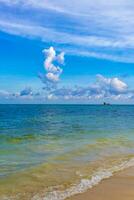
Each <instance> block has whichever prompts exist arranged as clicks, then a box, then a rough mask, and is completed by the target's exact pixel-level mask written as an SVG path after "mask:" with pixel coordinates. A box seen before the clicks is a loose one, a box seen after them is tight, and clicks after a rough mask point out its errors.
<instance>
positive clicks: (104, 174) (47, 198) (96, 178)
mask: <svg viewBox="0 0 134 200" xmlns="http://www.w3.org/2000/svg"><path fill="white" fill-rule="evenodd" d="M132 166H134V158H131V159H130V160H129V161H124V162H122V163H121V164H119V165H118V166H113V167H111V168H109V169H104V170H100V171H97V172H96V173H94V174H93V175H92V178H91V179H81V181H80V183H79V184H77V185H75V186H72V187H70V188H68V189H66V190H64V191H52V192H49V193H47V194H45V195H44V197H43V198H40V197H39V196H38V195H35V196H34V197H33V198H32V200H64V199H66V198H68V197H71V196H73V195H75V194H79V193H83V192H85V191H87V190H88V189H90V188H92V187H93V186H95V185H97V184H98V183H100V182H101V181H102V180H104V179H107V178H110V177H111V176H112V175H113V173H115V172H118V171H121V170H123V169H126V168H129V167H132Z"/></svg>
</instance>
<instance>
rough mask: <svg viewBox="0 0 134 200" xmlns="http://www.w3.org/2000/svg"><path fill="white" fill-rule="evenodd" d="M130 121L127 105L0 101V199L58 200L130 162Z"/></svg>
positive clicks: (133, 109) (133, 145) (133, 151)
mask: <svg viewBox="0 0 134 200" xmlns="http://www.w3.org/2000/svg"><path fill="white" fill-rule="evenodd" d="M133 121H134V106H131V105H129V106H119V105H118V106H116V105H112V106H101V105H0V195H1V196H0V197H1V198H0V199H2V198H5V197H7V198H8V199H35V200H36V199H42V198H44V199H52V200H53V199H58V200H60V199H64V198H65V197H68V196H69V195H71V194H74V193H77V192H82V191H84V190H85V189H87V188H88V187H90V186H91V185H95V183H98V182H99V180H101V178H102V179H103V178H105V177H106V176H108V174H112V173H113V172H114V170H115V171H116V168H117V166H118V170H119V169H120V168H123V167H127V166H128V165H133V157H134V156H133V155H134V123H133ZM127 163H129V164H127ZM122 165H123V167H122ZM104 172H105V173H104ZM96 176H97V178H96V179H95V180H94V179H93V178H94V177H96ZM92 179H93V180H92ZM89 180H90V183H89ZM97 181H98V182H97ZM54 191H55V192H54Z"/></svg>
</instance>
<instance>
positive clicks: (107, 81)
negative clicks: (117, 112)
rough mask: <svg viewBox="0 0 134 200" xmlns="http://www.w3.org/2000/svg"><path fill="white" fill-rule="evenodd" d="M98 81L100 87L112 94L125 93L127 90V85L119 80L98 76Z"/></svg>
mask: <svg viewBox="0 0 134 200" xmlns="http://www.w3.org/2000/svg"><path fill="white" fill-rule="evenodd" d="M97 81H98V83H99V84H100V86H101V87H102V88H103V89H105V90H107V91H109V92H110V93H124V92H126V90H127V87H128V86H127V84H126V83H125V82H123V81H121V80H120V79H119V78H117V77H114V78H105V77H104V76H102V75H97Z"/></svg>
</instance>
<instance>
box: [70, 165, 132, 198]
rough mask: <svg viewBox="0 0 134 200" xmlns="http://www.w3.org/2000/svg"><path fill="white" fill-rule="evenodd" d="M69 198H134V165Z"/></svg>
mask: <svg viewBox="0 0 134 200" xmlns="http://www.w3.org/2000/svg"><path fill="white" fill-rule="evenodd" d="M68 200H134V167H131V168H129V169H126V170H123V171H121V172H118V173H116V174H115V175H114V176H113V177H111V178H109V179H105V180H103V181H102V182H101V183H99V184H98V185H97V186H95V187H93V188H92V189H89V190H88V191H87V192H85V193H82V194H78V195H75V196H73V197H71V198H69V199H68Z"/></svg>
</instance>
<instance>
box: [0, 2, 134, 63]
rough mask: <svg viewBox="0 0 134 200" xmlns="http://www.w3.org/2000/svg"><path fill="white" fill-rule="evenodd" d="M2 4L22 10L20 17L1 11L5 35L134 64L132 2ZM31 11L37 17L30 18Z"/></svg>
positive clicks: (89, 55) (133, 16)
mask: <svg viewBox="0 0 134 200" xmlns="http://www.w3.org/2000/svg"><path fill="white" fill-rule="evenodd" d="M0 2H1V4H3V3H4V4H6V5H8V6H11V8H14V6H15V9H16V7H17V9H18V12H17V13H18V14H17V13H15V12H13V11H12V12H9V11H8V12H9V13H8V12H7V13H6V16H5V12H2V11H1V13H0V17H1V21H0V30H2V31H5V32H7V33H10V34H16V35H20V36H25V37H30V38H37V39H40V40H42V41H44V42H51V44H55V43H56V46H57V47H58V48H59V49H60V48H61V46H62V48H63V46H64V48H63V50H64V51H65V52H66V50H67V52H68V53H71V52H74V51H76V50H77V55H83V56H88V57H96V58H101V55H102V58H103V59H109V60H114V61H121V62H134V58H133V50H134V35H133V27H134V13H133V1H132V0H128V1H125V0H118V1H115V0H113V1H110V2H109V1H106V0H101V1H100V0H95V1H87V0H83V1H82V0H79V1H76V0H73V1H71V2H70V1H67V0H65V1H62V0H55V1H51V2H50V1H48V0H38V1H34V0H27V1H26V0H18V1H15V0H14V1H11V0H0ZM72 4H73V5H75V6H71V5H72ZM20 6H21V10H23V11H24V13H25V17H24V18H23V15H21V14H20V13H22V12H20V13H19V10H20ZM29 11H30V12H33V15H29ZM3 13H4V14H3ZM48 16H49V18H50V20H48V18H47V17H48ZM22 19H23V20H22ZM45 19H46V20H45ZM44 21H45V22H44ZM65 45H66V47H65Z"/></svg>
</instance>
